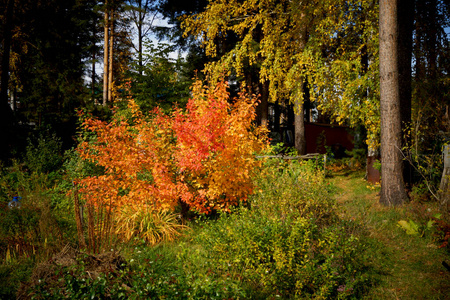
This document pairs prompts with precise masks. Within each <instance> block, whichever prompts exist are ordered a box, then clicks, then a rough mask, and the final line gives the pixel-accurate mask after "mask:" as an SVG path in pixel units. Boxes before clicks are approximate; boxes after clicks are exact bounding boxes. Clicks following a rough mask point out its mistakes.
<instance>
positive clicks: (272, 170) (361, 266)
mask: <svg viewBox="0 0 450 300" xmlns="http://www.w3.org/2000/svg"><path fill="white" fill-rule="evenodd" d="M262 172H263V173H262V175H261V177H260V178H259V179H258V184H257V191H256V193H255V194H254V195H253V197H252V198H251V199H250V201H249V204H250V205H249V207H244V206H242V207H240V208H239V209H237V210H236V211H234V212H233V213H232V214H229V215H222V216H221V217H220V218H219V219H218V220H216V221H208V222H206V223H204V224H203V223H200V225H201V226H202V229H201V230H200V232H199V234H198V235H196V236H195V238H194V242H195V245H197V246H196V247H195V248H194V249H196V250H193V251H190V250H185V251H187V252H188V253H189V254H185V255H184V256H182V257H183V258H184V259H183V261H184V264H185V266H186V267H188V266H189V265H190V264H189V263H186V261H189V258H190V257H191V258H192V257H195V256H200V258H199V259H197V260H196V262H192V261H191V266H190V268H193V272H192V273H194V274H195V273H196V272H197V269H195V267H193V266H195V265H196V263H198V262H199V261H201V265H202V269H204V268H206V267H207V266H208V264H209V268H207V269H211V270H216V271H215V272H218V273H220V274H222V276H223V274H228V282H229V283H232V282H233V285H234V286H237V287H239V289H238V290H241V291H246V292H247V295H248V293H249V291H251V292H250V296H249V298H270V297H281V298H283V299H292V298H319V299H329V298H347V297H358V296H361V294H362V293H364V291H365V289H366V288H367V286H368V282H369V279H368V275H366V273H365V272H366V268H367V263H366V261H365V258H364V256H361V253H364V246H363V245H362V243H360V241H359V239H358V237H357V236H355V235H354V234H353V229H352V227H351V226H349V225H348V224H346V223H345V222H342V221H340V220H339V219H338V218H337V217H336V214H335V209H334V202H333V200H332V198H331V196H330V194H329V193H328V190H329V187H328V186H327V185H326V183H325V181H324V180H323V173H322V172H318V171H317V170H316V169H314V168H312V167H311V163H294V162H292V163H290V164H287V165H286V166H284V167H281V168H280V167H279V166H271V167H268V168H265V169H264V170H262ZM191 248H192V247H191ZM180 255H181V254H180ZM215 276H216V277H217V276H219V275H215ZM219 277H220V276H219ZM211 280H212V279H211ZM211 280H210V281H211Z"/></svg>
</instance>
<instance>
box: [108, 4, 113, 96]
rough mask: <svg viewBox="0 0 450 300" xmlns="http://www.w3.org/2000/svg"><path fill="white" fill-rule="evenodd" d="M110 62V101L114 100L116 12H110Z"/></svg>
mask: <svg viewBox="0 0 450 300" xmlns="http://www.w3.org/2000/svg"><path fill="white" fill-rule="evenodd" d="M108 54H109V62H108V101H109V102H110V101H112V90H113V60H114V13H113V12H112V11H111V12H110V25H109V51H108Z"/></svg>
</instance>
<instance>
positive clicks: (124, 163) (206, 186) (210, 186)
mask: <svg viewBox="0 0 450 300" xmlns="http://www.w3.org/2000/svg"><path fill="white" fill-rule="evenodd" d="M229 100H230V99H229V93H228V92H227V85H226V84H225V83H223V82H222V83H219V84H218V85H217V87H213V88H210V89H208V88H204V87H202V85H201V83H200V84H197V85H196V86H194V88H193V98H192V99H191V100H190V101H189V103H188V105H187V109H186V111H182V110H181V109H176V110H175V111H174V112H173V114H171V115H165V114H163V113H162V111H161V110H160V109H155V110H154V111H153V114H152V118H151V119H147V118H146V117H145V116H144V114H143V113H142V111H141V110H140V109H139V107H138V106H137V105H136V104H135V103H134V101H130V102H129V112H128V113H127V114H126V115H127V116H128V118H124V114H118V115H116V118H115V119H114V120H113V121H112V122H109V123H108V122H103V121H100V120H97V119H94V118H86V120H85V121H84V123H83V128H84V130H85V132H86V137H89V136H91V137H92V136H93V138H91V139H89V138H86V139H85V140H84V141H83V142H82V143H81V144H80V145H79V147H78V151H79V152H80V154H81V157H83V158H84V159H86V160H89V161H91V162H93V163H95V164H96V165H98V166H101V167H103V168H104V174H100V175H98V174H97V175H96V176H88V177H86V178H81V179H80V180H79V184H80V187H81V189H80V192H81V193H82V194H84V195H89V197H88V198H87V199H88V201H89V202H90V203H91V204H93V205H100V204H102V205H107V206H113V207H115V208H117V209H119V210H120V209H121V208H124V207H128V208H131V209H133V210H141V209H147V208H148V209H149V210H150V211H160V210H173V209H174V208H175V206H177V205H178V204H179V201H182V202H183V203H186V204H188V205H189V206H190V207H191V209H193V210H196V211H199V212H202V213H209V212H211V211H212V210H222V211H223V210H225V211H227V210H229V209H230V207H232V206H234V205H236V204H238V203H239V201H245V199H246V198H247V196H248V195H249V194H250V193H251V191H252V189H253V184H252V175H253V174H254V171H255V170H256V169H255V168H256V167H257V166H258V165H259V164H260V161H258V160H256V158H255V157H254V153H255V152H258V151H261V150H263V149H265V147H266V140H265V134H264V131H260V130H259V129H256V128H255V127H254V126H253V124H252V121H253V119H254V106H255V101H254V100H249V99H248V98H247V97H245V96H244V95H243V94H241V95H240V96H239V97H238V98H237V99H235V101H233V102H230V101H229ZM89 132H91V133H92V134H89Z"/></svg>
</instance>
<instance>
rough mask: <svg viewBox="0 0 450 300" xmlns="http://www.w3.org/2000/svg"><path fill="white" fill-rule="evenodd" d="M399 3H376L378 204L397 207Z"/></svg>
mask: <svg viewBox="0 0 450 300" xmlns="http://www.w3.org/2000/svg"><path fill="white" fill-rule="evenodd" d="M399 1H401V0H380V20H379V22H380V23H379V25H380V109H381V176H382V178H381V194H380V203H382V204H384V205H401V204H403V203H404V202H406V201H407V199H408V197H407V195H406V191H405V183H404V180H403V155H402V150H401V148H402V115H401V112H402V109H401V105H402V102H401V98H400V97H401V96H400V78H399V77H400V76H399V69H400V68H399V56H400V55H402V53H400V52H399V50H400V49H399V43H398V38H399V26H398V16H397V13H398V12H399V11H398V9H399Z"/></svg>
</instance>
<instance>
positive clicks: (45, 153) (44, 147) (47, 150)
mask: <svg viewBox="0 0 450 300" xmlns="http://www.w3.org/2000/svg"><path fill="white" fill-rule="evenodd" d="M61 146H62V142H61V139H60V138H59V137H57V136H56V134H49V133H40V134H39V136H38V137H37V139H35V140H33V139H29V140H28V146H27V148H26V153H25V157H24V161H25V164H26V166H27V167H28V169H29V170H30V171H31V172H35V173H50V172H56V171H58V170H59V168H60V167H61V165H62V163H63V157H62V155H61Z"/></svg>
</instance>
